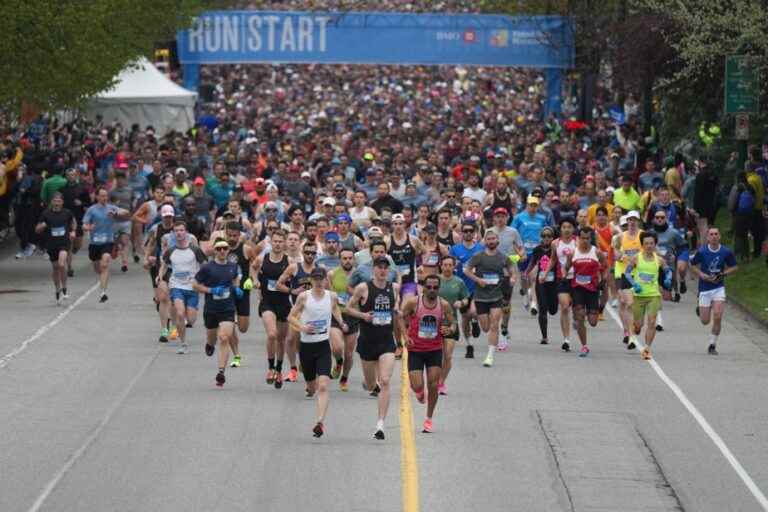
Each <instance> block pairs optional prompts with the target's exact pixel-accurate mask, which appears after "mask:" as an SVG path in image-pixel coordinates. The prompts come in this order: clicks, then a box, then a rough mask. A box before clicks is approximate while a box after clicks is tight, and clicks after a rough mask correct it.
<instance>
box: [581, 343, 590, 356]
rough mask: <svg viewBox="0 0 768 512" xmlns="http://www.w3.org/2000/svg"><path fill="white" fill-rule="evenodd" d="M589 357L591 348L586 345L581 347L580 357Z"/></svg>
mask: <svg viewBox="0 0 768 512" xmlns="http://www.w3.org/2000/svg"><path fill="white" fill-rule="evenodd" d="M588 355H589V347H588V346H586V345H582V346H581V350H579V357H587V356H588Z"/></svg>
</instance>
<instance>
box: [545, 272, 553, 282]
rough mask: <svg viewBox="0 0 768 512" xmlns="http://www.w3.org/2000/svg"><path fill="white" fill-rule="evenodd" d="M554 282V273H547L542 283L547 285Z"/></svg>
mask: <svg viewBox="0 0 768 512" xmlns="http://www.w3.org/2000/svg"><path fill="white" fill-rule="evenodd" d="M554 280H555V273H554V271H553V272H547V275H546V276H544V281H546V282H548V283H551V282H552V281H554Z"/></svg>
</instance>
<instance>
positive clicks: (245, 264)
mask: <svg viewBox="0 0 768 512" xmlns="http://www.w3.org/2000/svg"><path fill="white" fill-rule="evenodd" d="M224 233H225V236H226V237H227V243H228V244H229V261H231V262H233V263H237V266H238V267H239V268H240V273H241V275H242V278H241V279H240V283H241V284H240V288H241V289H242V291H243V293H242V295H241V296H238V297H235V310H236V312H237V330H239V331H240V332H241V333H243V334H245V333H246V332H248V328H249V327H250V325H251V290H252V289H253V280H252V279H251V276H250V269H251V262H252V261H253V260H254V259H255V251H254V248H253V244H251V243H250V242H247V241H243V240H241V237H242V234H243V227H242V225H241V224H240V223H239V222H228V223H227V225H226V226H225V227H224ZM232 353H233V354H234V356H233V357H232V363H231V364H230V366H231V367H232V368H237V367H239V366H240V364H241V362H242V359H241V357H240V339H239V338H238V336H237V331H235V335H234V337H233V338H232Z"/></svg>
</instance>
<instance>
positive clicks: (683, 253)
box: [677, 249, 691, 262]
mask: <svg viewBox="0 0 768 512" xmlns="http://www.w3.org/2000/svg"><path fill="white" fill-rule="evenodd" d="M690 259H691V255H690V254H689V252H688V249H685V250H684V251H680V254H678V255H677V261H686V262H687V261H689V260H690Z"/></svg>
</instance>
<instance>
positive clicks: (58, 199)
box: [35, 192, 77, 304]
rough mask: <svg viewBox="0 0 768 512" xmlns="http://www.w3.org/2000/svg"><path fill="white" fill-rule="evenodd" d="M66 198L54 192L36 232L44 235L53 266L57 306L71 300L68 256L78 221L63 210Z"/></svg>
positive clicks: (67, 211) (41, 215) (70, 213)
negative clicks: (68, 282) (68, 288)
mask: <svg viewBox="0 0 768 512" xmlns="http://www.w3.org/2000/svg"><path fill="white" fill-rule="evenodd" d="M63 206H64V197H63V196H62V195H61V192H54V193H53V196H52V197H51V204H50V206H49V207H48V208H47V209H46V210H45V211H43V213H42V214H40V220H39V221H38V224H37V226H36V227H35V231H36V232H37V233H38V234H41V235H43V240H44V241H45V249H46V251H47V252H48V259H49V260H50V261H51V265H52V266H53V274H52V275H53V286H54V287H55V289H56V304H61V301H62V300H67V299H69V295H68V294H67V256H68V255H69V247H70V244H71V242H72V240H73V239H74V237H75V232H76V226H77V221H76V220H75V216H74V215H72V212H70V211H69V210H66V209H64V208H63Z"/></svg>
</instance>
